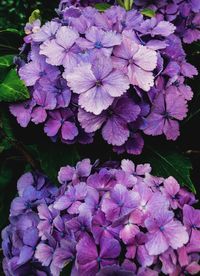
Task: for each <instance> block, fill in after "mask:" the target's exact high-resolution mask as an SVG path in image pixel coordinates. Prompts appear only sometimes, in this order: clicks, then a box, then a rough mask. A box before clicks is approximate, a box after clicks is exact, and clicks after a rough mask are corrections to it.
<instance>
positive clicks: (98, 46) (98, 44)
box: [94, 41, 103, 49]
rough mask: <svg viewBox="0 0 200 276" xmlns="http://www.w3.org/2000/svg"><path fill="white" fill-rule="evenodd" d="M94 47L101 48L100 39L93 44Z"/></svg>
mask: <svg viewBox="0 0 200 276" xmlns="http://www.w3.org/2000/svg"><path fill="white" fill-rule="evenodd" d="M94 47H95V48H96V49H101V48H103V44H102V43H101V42H100V41H96V42H95V44H94Z"/></svg>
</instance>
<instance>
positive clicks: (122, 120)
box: [78, 97, 140, 146]
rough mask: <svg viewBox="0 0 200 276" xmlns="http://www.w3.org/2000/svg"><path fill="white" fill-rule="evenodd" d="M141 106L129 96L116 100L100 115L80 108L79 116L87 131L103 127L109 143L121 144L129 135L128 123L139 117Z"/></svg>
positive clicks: (104, 136) (103, 134)
mask: <svg viewBox="0 0 200 276" xmlns="http://www.w3.org/2000/svg"><path fill="white" fill-rule="evenodd" d="M139 113H140V107H139V106H138V105H136V104H134V103H133V102H131V99H130V98H128V97H124V98H120V99H119V100H115V101H114V103H113V104H112V106H111V107H109V109H108V110H107V111H104V112H102V113H101V114H100V115H95V114H92V113H88V112H86V111H84V110H83V109H79V113H78V118H79V121H80V123H81V126H82V127H83V128H84V129H85V131H86V132H89V133H90V132H94V131H96V130H98V129H99V128H101V127H102V125H103V128H102V136H103V138H104V139H105V140H106V141H107V142H108V144H112V145H116V146H121V145H123V144H124V143H125V142H126V141H127V139H128V137H129V135H130V131H129V128H128V123H130V122H133V121H135V120H136V119H137V117H138V115H139Z"/></svg>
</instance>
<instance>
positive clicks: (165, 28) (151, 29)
mask: <svg viewBox="0 0 200 276" xmlns="http://www.w3.org/2000/svg"><path fill="white" fill-rule="evenodd" d="M138 29H139V31H140V32H141V33H142V34H144V35H147V34H150V35H151V36H152V37H154V36H164V37H167V36H169V35H170V34H172V33H173V32H174V31H175V29H176V27H175V26H174V25H173V24H172V23H170V22H168V21H158V20H157V18H156V17H153V18H151V19H147V20H145V21H144V22H142V23H141V25H140V26H139V28H138Z"/></svg>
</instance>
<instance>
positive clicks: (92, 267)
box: [76, 236, 121, 276]
mask: <svg viewBox="0 0 200 276" xmlns="http://www.w3.org/2000/svg"><path fill="white" fill-rule="evenodd" d="M108 241H109V242H108ZM76 248H77V263H78V265H79V274H80V275H82V276H88V275H95V274H96V273H97V272H98V271H99V268H101V267H104V266H106V265H112V264H115V263H117V260H116V258H117V257H118V256H119V254H120V251H121V248H120V245H119V242H118V241H117V240H115V239H109V240H107V239H103V240H102V241H101V243H100V252H99V253H98V251H97V247H96V244H95V242H94V240H93V239H92V238H90V237H89V236H85V237H84V238H83V239H81V240H80V241H79V243H78V244H77V247H76Z"/></svg>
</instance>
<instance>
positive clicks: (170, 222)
mask: <svg viewBox="0 0 200 276" xmlns="http://www.w3.org/2000/svg"><path fill="white" fill-rule="evenodd" d="M145 226H146V227H147V229H148V231H149V233H148V242H147V243H146V244H145V246H146V249H147V251H148V253H149V254H150V255H159V254H161V253H164V252H165V251H166V250H167V249H168V248H169V247H170V246H171V247H172V248H173V249H177V248H180V247H182V246H183V245H184V244H186V243H187V242H188V240H189V236H188V233H187V231H186V228H185V227H184V226H183V225H182V224H181V223H180V221H178V220H175V219H174V214H173V212H170V211H166V210H165V211H163V210H161V211H160V212H159V211H158V212H157V213H156V214H155V215H154V217H152V218H147V219H146V220H145Z"/></svg>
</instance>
